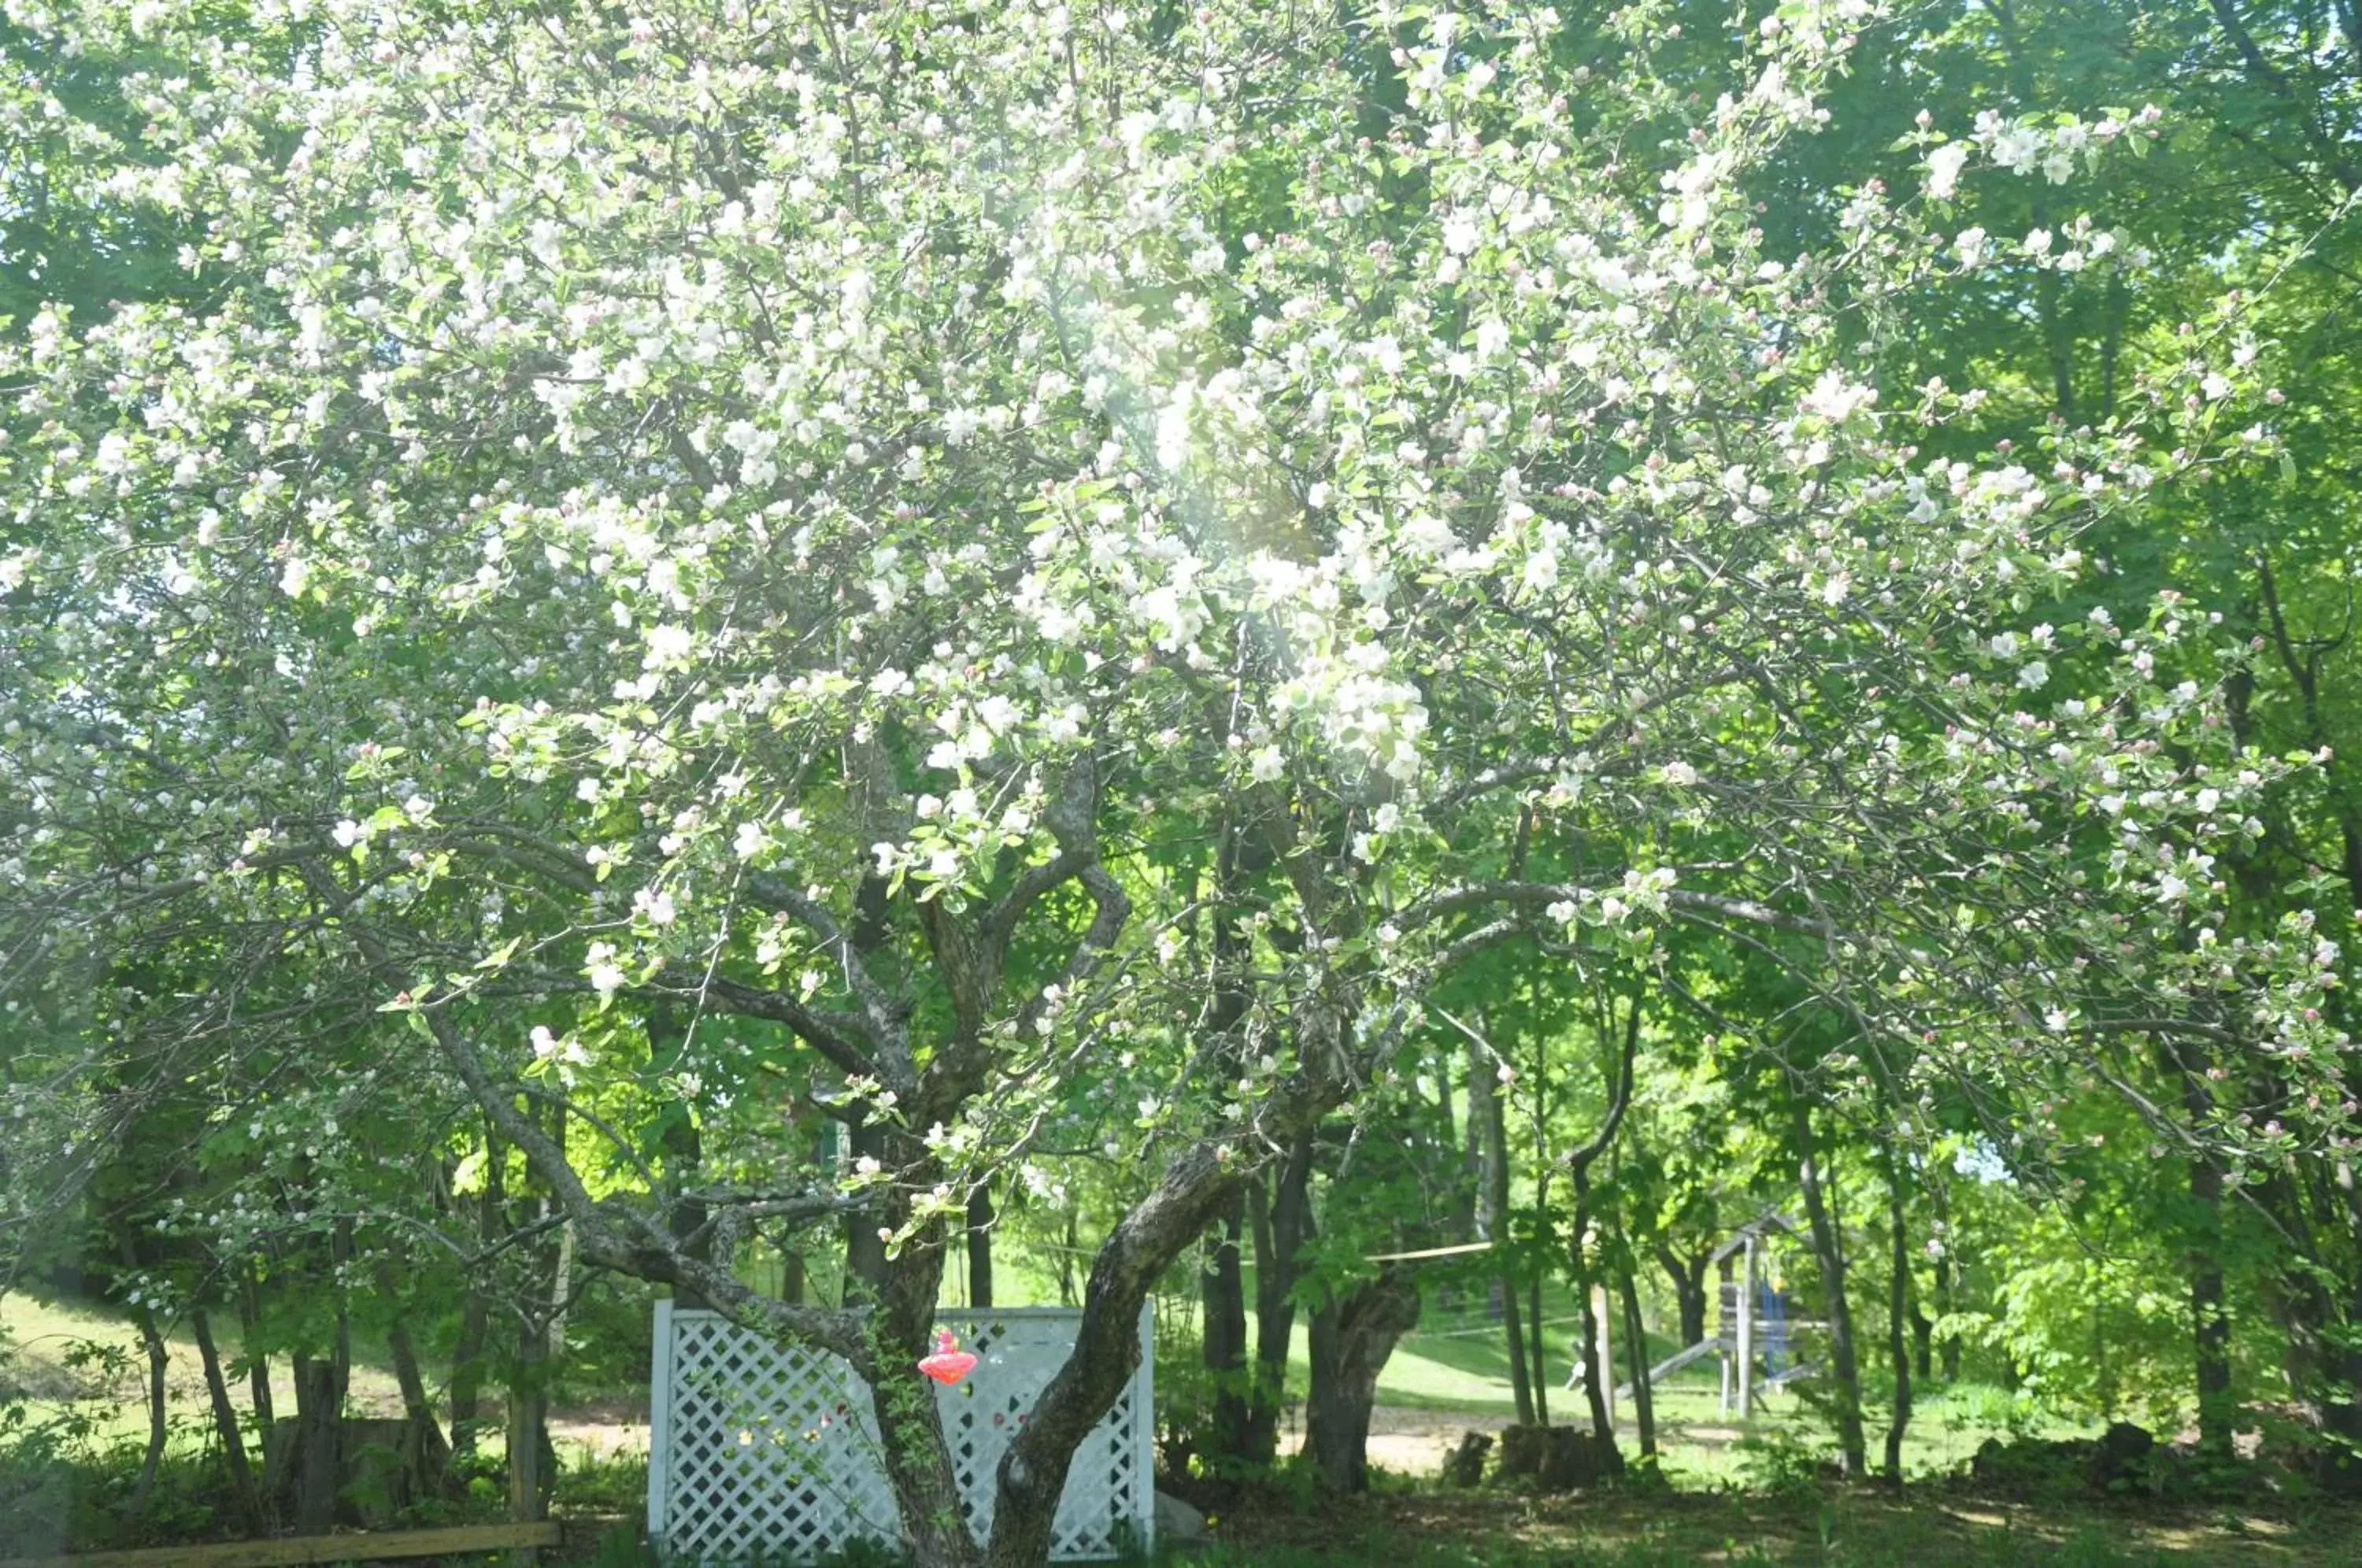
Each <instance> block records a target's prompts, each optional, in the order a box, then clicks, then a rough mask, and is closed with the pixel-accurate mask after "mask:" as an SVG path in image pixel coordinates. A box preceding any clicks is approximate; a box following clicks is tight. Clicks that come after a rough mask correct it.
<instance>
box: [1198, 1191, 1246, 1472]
mask: <svg viewBox="0 0 2362 1568" xmlns="http://www.w3.org/2000/svg"><path fill="white" fill-rule="evenodd" d="M1245 1226H1246V1198H1245V1194H1244V1193H1243V1192H1242V1191H1241V1190H1239V1189H1238V1188H1237V1187H1232V1188H1231V1191H1230V1193H1229V1195H1228V1196H1227V1197H1225V1198H1223V1200H1222V1203H1221V1206H1220V1209H1219V1211H1218V1212H1217V1213H1216V1216H1215V1220H1214V1231H1213V1236H1214V1244H1213V1257H1212V1259H1211V1260H1210V1262H1211V1266H1209V1267H1208V1268H1207V1269H1206V1270H1205V1271H1204V1272H1203V1273H1202V1274H1201V1275H1199V1276H1198V1290H1199V1308H1200V1310H1201V1311H1202V1312H1203V1314H1204V1318H1203V1321H1204V1325H1205V1329H1204V1338H1203V1341H1202V1342H1201V1349H1202V1351H1203V1353H1204V1356H1205V1364H1206V1371H1207V1373H1208V1374H1209V1375H1210V1376H1211V1377H1212V1379H1213V1385H1214V1408H1213V1422H1212V1430H1210V1431H1209V1434H1208V1435H1209V1438H1210V1440H1211V1441H1212V1444H1213V1454H1212V1457H1213V1458H1215V1459H1217V1460H1218V1461H1227V1462H1230V1463H1237V1462H1240V1461H1242V1460H1245V1459H1247V1458H1248V1457H1249V1454H1248V1448H1249V1441H1250V1437H1251V1428H1252V1424H1253V1423H1252V1421H1251V1419H1250V1410H1249V1407H1248V1400H1247V1378H1248V1373H1247V1302H1246V1279H1245V1273H1246V1271H1245V1268H1244V1265H1243V1263H1242V1259H1241V1258H1240V1255H1239V1247H1240V1242H1241V1240H1242V1235H1243V1232H1244V1231H1245Z"/></svg>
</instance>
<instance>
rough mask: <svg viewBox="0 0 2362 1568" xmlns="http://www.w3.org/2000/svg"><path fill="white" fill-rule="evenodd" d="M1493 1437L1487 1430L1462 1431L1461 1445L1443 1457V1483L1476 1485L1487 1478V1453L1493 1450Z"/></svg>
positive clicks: (1463, 1485) (1464, 1485) (1448, 1484)
mask: <svg viewBox="0 0 2362 1568" xmlns="http://www.w3.org/2000/svg"><path fill="white" fill-rule="evenodd" d="M1492 1447H1493V1439H1492V1438H1491V1436H1490V1435H1489V1434H1487V1433H1485V1432H1462V1433H1461V1434H1460V1445H1459V1446H1458V1447H1457V1448H1454V1449H1453V1450H1452V1451H1451V1452H1450V1453H1448V1454H1446V1455H1445V1456H1444V1459H1443V1484H1444V1485H1447V1486H1462V1487H1466V1486H1474V1485H1479V1484H1480V1483H1482V1482H1483V1481H1484V1479H1485V1454H1486V1453H1488V1452H1491V1451H1492Z"/></svg>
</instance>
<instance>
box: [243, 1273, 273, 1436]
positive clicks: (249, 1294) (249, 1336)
mask: <svg viewBox="0 0 2362 1568" xmlns="http://www.w3.org/2000/svg"><path fill="white" fill-rule="evenodd" d="M237 1333H238V1353H239V1354H240V1355H241V1356H242V1357H243V1358H244V1359H245V1362H246V1382H247V1388H248V1394H249V1397H251V1398H252V1399H253V1401H254V1425H255V1430H258V1431H261V1432H265V1433H267V1432H269V1431H270V1429H271V1427H272V1425H273V1424H274V1423H275V1422H276V1421H277V1419H278V1415H277V1412H276V1411H274V1410H273V1409H272V1408H271V1400H270V1354H269V1353H267V1352H265V1351H264V1350H263V1348H262V1292H261V1288H260V1287H259V1286H257V1285H256V1284H255V1280H254V1269H253V1266H252V1265H251V1264H248V1265H247V1266H245V1267H242V1268H240V1269H239V1270H238V1271H237Z"/></svg>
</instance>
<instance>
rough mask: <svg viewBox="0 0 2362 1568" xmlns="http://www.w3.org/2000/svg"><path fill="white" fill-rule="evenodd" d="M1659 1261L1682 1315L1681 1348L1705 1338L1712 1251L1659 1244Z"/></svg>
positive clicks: (1667, 1243)
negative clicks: (1687, 1250)
mask: <svg viewBox="0 0 2362 1568" xmlns="http://www.w3.org/2000/svg"><path fill="white" fill-rule="evenodd" d="M1655 1251H1656V1256H1657V1264H1658V1266H1659V1267H1661V1268H1662V1269H1663V1270H1664V1271H1665V1277H1666V1278H1667V1279H1668V1280H1670V1281H1671V1282H1672V1286H1673V1307H1674V1309H1675V1311H1677V1312H1678V1313H1679V1314H1680V1316H1681V1325H1682V1326H1681V1348H1682V1349H1683V1350H1686V1349H1688V1348H1689V1347H1690V1346H1692V1345H1694V1344H1696V1343H1697V1342H1699V1341H1701V1340H1703V1339H1705V1271H1706V1266H1707V1264H1706V1260H1707V1258H1708V1257H1709V1255H1710V1254H1709V1253H1706V1252H1705V1251H1704V1250H1700V1251H1698V1252H1694V1253H1677V1252H1675V1251H1674V1250H1673V1248H1672V1244H1671V1243H1669V1242H1658V1243H1657V1245H1656V1249H1655Z"/></svg>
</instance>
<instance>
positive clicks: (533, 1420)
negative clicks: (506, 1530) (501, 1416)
mask: <svg viewBox="0 0 2362 1568" xmlns="http://www.w3.org/2000/svg"><path fill="white" fill-rule="evenodd" d="M508 1392H509V1399H508V1407H509V1409H508V1414H509V1420H508V1450H509V1452H508V1462H509V1518H512V1519H515V1520H519V1521H526V1520H533V1519H541V1518H547V1517H548V1515H549V1496H550V1492H551V1490H552V1489H553V1488H554V1487H555V1486H556V1485H557V1476H556V1474H552V1470H551V1466H550V1463H549V1327H548V1325H547V1324H546V1323H545V1322H543V1321H542V1320H541V1319H540V1317H539V1316H538V1315H537V1314H535V1313H533V1312H530V1311H528V1312H527V1313H525V1314H524V1317H522V1318H521V1319H520V1320H518V1326H517V1348H516V1362H515V1364H514V1365H513V1367H512V1368H511V1369H510V1375H509V1391H508ZM527 1561H531V1559H527Z"/></svg>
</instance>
